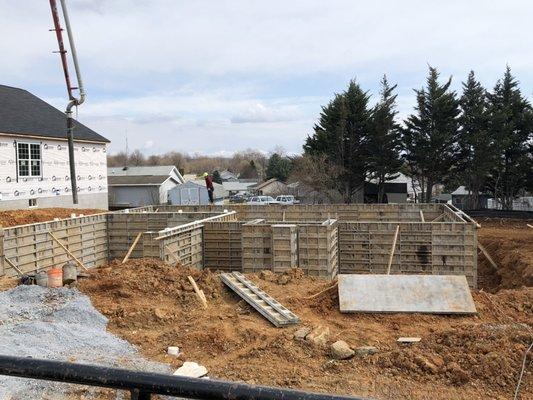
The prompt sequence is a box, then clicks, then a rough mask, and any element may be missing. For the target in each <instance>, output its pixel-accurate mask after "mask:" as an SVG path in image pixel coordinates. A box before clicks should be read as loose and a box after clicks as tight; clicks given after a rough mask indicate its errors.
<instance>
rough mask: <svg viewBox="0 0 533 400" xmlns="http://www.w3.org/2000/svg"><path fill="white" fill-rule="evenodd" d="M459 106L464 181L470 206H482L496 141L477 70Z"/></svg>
mask: <svg viewBox="0 0 533 400" xmlns="http://www.w3.org/2000/svg"><path fill="white" fill-rule="evenodd" d="M460 106H461V116H460V119H459V120H460V123H461V130H460V138H459V143H460V146H461V150H462V152H463V156H464V159H463V162H464V164H463V168H461V169H462V171H463V172H462V174H461V175H462V176H461V178H462V179H461V180H462V182H465V183H466V187H467V189H468V190H469V191H470V192H471V196H470V198H469V204H467V206H468V208H472V209H479V208H481V204H480V202H479V193H480V191H481V190H482V189H483V186H484V184H485V180H486V178H487V175H488V174H489V171H490V170H491V168H493V166H494V162H495V159H494V156H495V154H494V141H493V139H492V138H491V136H490V134H489V132H488V123H489V114H488V111H487V93H486V90H485V89H484V88H483V86H481V84H480V83H479V82H478V81H477V80H476V77H475V75H474V71H470V73H469V74H468V79H467V81H466V82H465V83H463V95H462V96H461V100H460Z"/></svg>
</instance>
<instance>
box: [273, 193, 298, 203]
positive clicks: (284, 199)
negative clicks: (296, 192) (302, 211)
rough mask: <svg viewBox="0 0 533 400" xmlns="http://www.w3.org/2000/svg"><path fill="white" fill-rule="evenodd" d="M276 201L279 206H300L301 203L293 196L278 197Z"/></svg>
mask: <svg viewBox="0 0 533 400" xmlns="http://www.w3.org/2000/svg"><path fill="white" fill-rule="evenodd" d="M276 201H277V202H278V203H279V204H298V203H299V201H298V200H296V199H295V198H294V196H293V195H289V194H284V195H281V196H278V197H276Z"/></svg>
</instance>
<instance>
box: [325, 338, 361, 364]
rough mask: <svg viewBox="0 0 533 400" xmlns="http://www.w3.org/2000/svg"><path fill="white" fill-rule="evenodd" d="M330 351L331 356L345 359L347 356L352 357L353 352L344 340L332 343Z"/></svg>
mask: <svg viewBox="0 0 533 400" xmlns="http://www.w3.org/2000/svg"><path fill="white" fill-rule="evenodd" d="M330 351H331V355H332V357H333V358H335V359H337V360H346V359H347V358H351V357H353V356H354V354H355V351H353V350H352V349H351V348H350V346H348V343H346V342H345V341H344V340H337V341H336V342H335V343H333V344H332V345H331V348H330Z"/></svg>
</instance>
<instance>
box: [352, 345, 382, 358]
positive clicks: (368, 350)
mask: <svg viewBox="0 0 533 400" xmlns="http://www.w3.org/2000/svg"><path fill="white" fill-rule="evenodd" d="M377 352H379V350H378V348H377V347H374V346H361V347H358V348H356V349H355V354H357V355H358V356H359V357H364V356H371V355H372V354H376V353H377Z"/></svg>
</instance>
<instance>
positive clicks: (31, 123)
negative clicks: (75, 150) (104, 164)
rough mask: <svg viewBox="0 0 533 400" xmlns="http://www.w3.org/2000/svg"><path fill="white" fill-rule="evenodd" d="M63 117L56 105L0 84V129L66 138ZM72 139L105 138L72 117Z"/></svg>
mask: <svg viewBox="0 0 533 400" xmlns="http://www.w3.org/2000/svg"><path fill="white" fill-rule="evenodd" d="M66 131H67V117H66V116H65V114H64V113H62V112H61V111H59V110H58V109H57V108H55V107H53V106H51V105H50V104H48V103H47V102H45V101H44V100H41V99H40V98H38V97H37V96H34V95H33V94H31V93H30V92H28V91H27V90H24V89H18V88H14V87H10V86H4V85H0V133H10V134H16V135H23V136H43V137H50V138H66V136H67V132H66ZM74 139H75V140H88V141H94V142H104V143H107V142H109V140H108V139H106V138H105V137H103V136H101V135H99V134H98V133H96V132H95V131H93V130H92V129H90V128H88V127H86V126H85V125H83V124H82V123H80V122H78V121H75V125H74Z"/></svg>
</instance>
